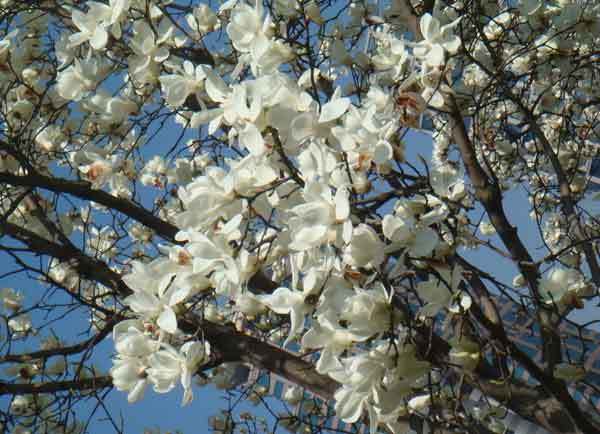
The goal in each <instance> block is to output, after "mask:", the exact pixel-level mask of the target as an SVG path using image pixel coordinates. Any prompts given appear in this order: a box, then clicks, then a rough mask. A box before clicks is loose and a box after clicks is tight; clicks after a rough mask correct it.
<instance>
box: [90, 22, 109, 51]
mask: <svg viewBox="0 0 600 434" xmlns="http://www.w3.org/2000/svg"><path fill="white" fill-rule="evenodd" d="M107 42H108V33H106V29H105V28H104V27H102V25H99V26H98V27H96V31H95V32H94V36H93V37H92V38H91V39H90V45H91V46H92V48H93V49H94V50H101V49H103V48H104V47H105V46H106V43H107Z"/></svg>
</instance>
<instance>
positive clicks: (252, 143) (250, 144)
mask: <svg viewBox="0 0 600 434" xmlns="http://www.w3.org/2000/svg"><path fill="white" fill-rule="evenodd" d="M239 138H240V143H241V144H242V145H243V146H244V147H245V148H246V149H248V151H250V153H251V154H252V155H255V156H261V155H263V154H264V152H265V150H266V147H265V141H264V139H263V137H262V134H261V133H260V131H258V128H256V125H254V124H246V127H245V128H244V129H243V130H242V131H240V135H239Z"/></svg>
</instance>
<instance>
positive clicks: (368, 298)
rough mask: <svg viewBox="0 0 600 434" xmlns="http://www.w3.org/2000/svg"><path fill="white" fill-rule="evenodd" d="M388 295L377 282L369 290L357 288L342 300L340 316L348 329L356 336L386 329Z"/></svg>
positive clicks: (368, 334) (388, 325)
mask: <svg viewBox="0 0 600 434" xmlns="http://www.w3.org/2000/svg"><path fill="white" fill-rule="evenodd" d="M391 314H392V306H391V304H390V296H389V295H388V293H387V291H386V290H385V288H384V287H383V285H381V284H378V285H375V287H374V288H373V289H371V290H365V289H360V288H357V289H356V290H355V294H354V295H353V296H351V297H347V298H345V300H344V305H343V307H342V311H341V314H340V317H341V319H342V320H344V321H345V322H346V323H347V324H348V329H349V330H350V331H352V332H353V333H355V334H356V335H358V336H373V335H376V334H377V333H381V332H384V331H385V330H388V329H389V327H390V325H391Z"/></svg>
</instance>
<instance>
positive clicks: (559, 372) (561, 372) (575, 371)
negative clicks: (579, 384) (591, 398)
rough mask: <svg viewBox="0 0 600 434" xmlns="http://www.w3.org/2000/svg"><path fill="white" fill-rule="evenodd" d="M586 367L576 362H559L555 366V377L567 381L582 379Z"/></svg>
mask: <svg viewBox="0 0 600 434" xmlns="http://www.w3.org/2000/svg"><path fill="white" fill-rule="evenodd" d="M585 375H586V373H585V368H584V367H583V366H582V365H578V364H575V363H567V362H563V363H558V364H556V365H555V366H554V377H555V378H558V379H561V380H566V381H580V380H583V379H584V378H585Z"/></svg>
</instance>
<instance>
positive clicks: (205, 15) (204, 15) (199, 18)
mask: <svg viewBox="0 0 600 434" xmlns="http://www.w3.org/2000/svg"><path fill="white" fill-rule="evenodd" d="M185 19H186V21H187V23H188V25H189V26H190V27H191V28H192V31H193V32H195V33H200V34H203V33H208V32H212V31H213V30H215V29H217V28H218V27H219V25H220V22H219V18H218V17H217V14H215V13H214V11H213V10H212V9H211V7H210V6H209V5H207V4H200V5H198V6H197V7H196V8H194V11H193V13H192V14H190V15H187V16H186V17H185ZM196 36H197V37H200V35H199V34H198V35H196Z"/></svg>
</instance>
